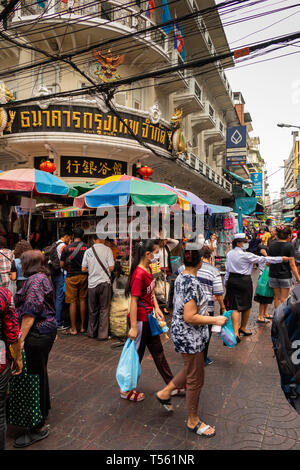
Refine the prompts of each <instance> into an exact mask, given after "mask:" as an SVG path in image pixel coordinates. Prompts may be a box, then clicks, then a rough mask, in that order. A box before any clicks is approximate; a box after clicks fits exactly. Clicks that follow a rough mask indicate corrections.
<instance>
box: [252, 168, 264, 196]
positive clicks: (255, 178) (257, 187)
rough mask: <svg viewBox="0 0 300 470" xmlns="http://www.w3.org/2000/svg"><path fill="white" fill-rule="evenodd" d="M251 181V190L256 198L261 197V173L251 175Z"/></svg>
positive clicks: (262, 193)
mask: <svg viewBox="0 0 300 470" xmlns="http://www.w3.org/2000/svg"><path fill="white" fill-rule="evenodd" d="M251 181H252V183H253V189H254V191H255V194H256V196H263V195H264V192H263V174H262V173H251Z"/></svg>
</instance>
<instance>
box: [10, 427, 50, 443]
mask: <svg viewBox="0 0 300 470" xmlns="http://www.w3.org/2000/svg"><path fill="white" fill-rule="evenodd" d="M48 436H49V429H48V428H47V427H46V429H44V430H43V431H40V432H35V431H29V432H26V433H25V434H22V436H20V437H18V438H17V439H16V440H15V442H14V444H13V446H14V447H27V446H31V445H32V444H34V443H35V442H38V441H41V440H42V439H45V438H46V437H48Z"/></svg>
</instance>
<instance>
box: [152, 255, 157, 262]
mask: <svg viewBox="0 0 300 470" xmlns="http://www.w3.org/2000/svg"><path fill="white" fill-rule="evenodd" d="M157 261H159V253H155V255H153V259H152V263H156V262H157Z"/></svg>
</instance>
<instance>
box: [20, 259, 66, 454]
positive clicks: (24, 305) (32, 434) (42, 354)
mask: <svg viewBox="0 0 300 470" xmlns="http://www.w3.org/2000/svg"><path fill="white" fill-rule="evenodd" d="M21 266H22V271H23V273H24V276H25V277H26V278H27V280H26V281H25V284H24V285H23V287H22V288H21V290H20V291H18V292H17V294H16V295H15V305H16V310H17V313H18V316H19V321H20V323H21V331H22V342H23V345H24V350H25V353H26V362H27V370H28V373H29V374H35V375H38V376H39V382H40V397H39V398H40V411H41V415H42V420H41V421H40V422H39V423H38V425H36V426H35V427H32V428H31V429H29V431H27V432H26V433H25V434H23V435H22V436H20V437H18V438H17V439H16V440H15V443H14V447H26V446H29V445H31V444H33V443H34V442H37V441H40V440H41V439H45V438H46V437H47V436H48V435H49V430H48V427H47V426H46V425H45V421H46V418H47V416H48V412H49V410H50V408H51V406H50V392H49V380H48V371H47V364H48V357H49V353H50V351H51V349H52V346H53V343H54V341H55V338H56V333H57V324H56V320H55V297H54V289H53V285H52V283H51V282H50V280H49V278H48V274H49V273H48V268H47V265H46V259H45V256H44V255H43V254H42V252H41V251H39V250H30V251H26V252H25V253H23V254H22V256H21ZM20 406H22V403H20Z"/></svg>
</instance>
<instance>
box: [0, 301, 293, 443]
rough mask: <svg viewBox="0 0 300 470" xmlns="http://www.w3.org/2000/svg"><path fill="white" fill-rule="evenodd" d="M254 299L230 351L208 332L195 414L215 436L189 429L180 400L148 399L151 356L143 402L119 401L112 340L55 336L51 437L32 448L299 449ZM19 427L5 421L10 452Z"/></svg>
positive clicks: (170, 354)
mask: <svg viewBox="0 0 300 470" xmlns="http://www.w3.org/2000/svg"><path fill="white" fill-rule="evenodd" d="M256 312H257V304H254V309H253V312H252V315H251V319H250V322H249V325H250V329H251V331H252V332H253V335H252V336H251V337H247V338H246V337H243V339H242V342H241V343H240V344H239V345H237V347H236V348H235V349H233V350H230V349H228V348H226V347H224V346H223V343H222V342H221V340H220V339H219V338H218V337H215V336H214V337H213V338H212V341H211V346H210V354H209V355H210V356H211V357H212V358H213V359H214V363H213V364H212V365H210V366H208V367H206V368H205V385H204V388H203V391H202V393H201V399H200V407H199V416H200V417H201V418H202V419H203V420H204V421H206V422H207V423H209V424H211V425H215V426H216V432H217V434H216V436H215V437H214V438H212V439H202V438H201V437H197V436H194V435H193V434H191V433H189V432H187V430H186V411H185V399H184V398H182V397H176V398H174V399H173V402H174V405H175V412H174V413H173V414H172V415H169V414H167V412H165V411H164V410H163V408H161V407H160V406H159V404H158V403H157V401H156V399H155V398H154V396H153V393H154V391H157V390H158V389H159V388H161V387H162V385H163V383H162V380H161V377H160V376H159V375H158V373H157V371H156V368H155V366H154V363H153V361H152V359H151V357H150V356H147V355H145V358H144V360H143V363H142V376H141V379H140V382H139V389H140V390H142V391H143V392H145V394H146V399H145V400H144V401H143V402H141V403H129V402H127V401H125V400H121V399H120V398H119V395H118V387H117V384H116V380H115V371H116V366H117V364H118V359H119V356H120V353H121V348H117V349H112V348H111V346H112V345H113V344H114V343H116V341H115V340H112V341H109V342H107V343H99V342H97V341H95V340H92V339H89V338H87V337H86V336H82V335H79V336H77V337H75V338H73V337H69V336H68V337H63V336H62V335H61V334H60V336H59V340H58V342H57V343H56V344H55V345H54V347H53V350H52V352H51V356H50V362H49V376H50V387H51V397H52V410H51V412H50V415H49V420H48V424H49V425H50V435H49V437H48V438H47V439H45V440H43V441H40V442H39V443H36V444H34V445H33V446H31V447H29V448H28V449H30V450H35V449H36V450H42V449H45V450H50V449H51V450H75V449H76V450H80V449H81V450H89V449H91V450H99V449H108V450H116V449H119V450H121V449H124V450H134V449H148V450H152V449H155V450H175V449H176V450H197V449H199V450H200V449H210V450H213V449H217V450H222V449H233V450H235V449H239V450H252V449H255V450H258V449H264V450H265V449H270V450H275V449H276V450H283V449H285V450H287V449H297V450H299V449H300V416H298V414H297V413H296V412H295V411H294V410H293V408H292V407H291V406H290V405H289V404H288V403H287V402H286V400H285V398H284V396H283V394H282V392H281V388H280V385H279V374H278V370H277V366H276V362H275V358H273V351H272V347H271V339H270V324H267V325H257V324H256V321H255V320H256V317H257V313H256ZM164 348H165V352H166V356H167V358H168V360H169V363H170V366H171V369H172V371H173V373H176V372H177V371H178V370H179V369H180V368H181V358H180V356H179V355H178V354H176V353H175V352H174V349H173V344H172V341H171V340H168V341H167V342H166V343H165V345H164ZM18 432H19V430H18V429H16V428H13V427H12V426H9V428H8V435H7V449H13V447H12V444H13V439H14V437H15V436H16V434H17V433H18Z"/></svg>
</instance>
